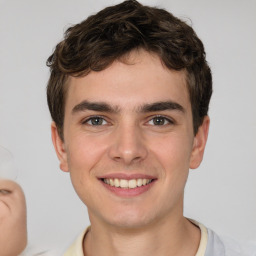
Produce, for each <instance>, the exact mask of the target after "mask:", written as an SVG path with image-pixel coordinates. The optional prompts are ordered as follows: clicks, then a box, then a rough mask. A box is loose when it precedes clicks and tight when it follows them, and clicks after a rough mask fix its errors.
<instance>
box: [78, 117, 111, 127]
mask: <svg viewBox="0 0 256 256" xmlns="http://www.w3.org/2000/svg"><path fill="white" fill-rule="evenodd" d="M93 119H94V120H95V119H100V120H102V121H103V122H104V121H105V122H106V123H107V121H106V119H105V118H104V117H102V116H91V117H89V118H87V119H85V120H83V121H82V122H81V123H82V124H85V125H86V124H87V125H90V126H101V125H102V124H100V125H93V124H89V122H90V121H92V120H93Z"/></svg>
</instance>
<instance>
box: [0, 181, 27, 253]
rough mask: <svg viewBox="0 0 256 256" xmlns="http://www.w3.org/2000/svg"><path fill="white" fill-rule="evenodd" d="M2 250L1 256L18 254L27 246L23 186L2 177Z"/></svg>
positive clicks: (0, 236)
mask: <svg viewBox="0 0 256 256" xmlns="http://www.w3.org/2000/svg"><path fill="white" fill-rule="evenodd" d="M0 231H1V232H0V251H1V256H17V255H18V254H20V253H21V252H22V251H23V250H24V249H25V247H26V244H27V227H26V203H25V196H24V193H23V191H22V189H21V187H20V186H19V185H18V184H17V183H15V182H14V181H11V180H2V179H0Z"/></svg>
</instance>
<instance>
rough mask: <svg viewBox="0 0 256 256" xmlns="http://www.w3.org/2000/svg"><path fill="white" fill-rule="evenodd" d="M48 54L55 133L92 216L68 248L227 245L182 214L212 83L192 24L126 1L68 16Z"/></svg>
mask: <svg viewBox="0 0 256 256" xmlns="http://www.w3.org/2000/svg"><path fill="white" fill-rule="evenodd" d="M48 66H49V67H50V68H51V76H50V79H49V82H48V87H47V97H48V105H49V109H50V112H51V115H52V119H53V123H52V127H51V129H52V140H53V144H54V146H55V150H56V153H57V156H58V158H59V160H60V168H61V169H62V170H63V171H65V172H70V176H71V180H72V183H73V186H74V188H75V190H76V192H77V194H78V196H79V197H80V199H81V200H82V201H83V202H84V204H85V205H86V206H87V208H88V214H89V218H90V222H91V226H90V227H89V228H88V229H87V230H86V231H85V232H84V233H83V234H82V235H81V237H79V238H78V240H77V241H76V242H75V243H74V245H72V246H71V247H70V248H69V250H68V251H67V252H66V254H65V255H66V256H68V255H77V256H82V255H86V256H88V255H90V256H95V255H97V256H101V255H113V256H114V255H133V256H136V255H139V256H141V255H147V256H150V255H161V256H165V255H166V256H167V255H168V256H170V255H176V256H178V255H186V256H192V255H193V256H194V255H197V256H199V255H207V256H210V255H218V256H221V255H226V254H225V246H224V244H223V243H222V242H221V240H220V239H219V237H218V236H217V235H216V234H215V233H214V232H212V231H211V230H209V229H208V230H207V229H206V228H205V227H204V226H203V225H201V224H199V223H197V222H195V221H192V220H189V219H187V218H185V217H184V216H183V197H184V187H185V184H186V180H187V177H188V172H189V169H190V168H191V169H194V168H197V167H198V166H199V165H200V163H201V161H202V159H203V153H204V149H205V144H206V140H207V135H208V129H209V117H208V115H207V112H208V105H209V101H210V97H211V94H212V79H211V72H210V68H209V66H208V64H207V62H206V60H205V52H204V47H203V44H202V42H201V41H200V39H199V38H198V37H197V36H196V34H195V32H194V31H193V29H192V28H191V27H190V26H188V25H187V24H186V23H184V22H182V21H181V20H179V19H177V18H176V17H174V16H173V15H172V14H170V13H168V12H167V11H165V10H162V9H158V8H152V7H147V6H143V5H141V4H139V3H138V2H136V1H125V2H123V3H121V4H118V5H116V6H112V7H108V8H106V9H104V10H102V11H100V12H99V13H97V14H95V15H93V16H90V17H89V18H88V19H86V20H85V21H83V22H81V23H80V24H77V25H75V26H73V27H70V28H69V29H68V30H67V32H66V35H65V39H64V40H63V41H62V42H60V43H59V44H58V45H57V46H56V49H55V51H54V53H53V54H52V55H51V56H50V57H49V59H48Z"/></svg>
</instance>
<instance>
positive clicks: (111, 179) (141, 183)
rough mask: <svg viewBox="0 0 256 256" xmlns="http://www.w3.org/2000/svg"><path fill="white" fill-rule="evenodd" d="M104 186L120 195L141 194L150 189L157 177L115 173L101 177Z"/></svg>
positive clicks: (131, 195)
mask: <svg viewBox="0 0 256 256" xmlns="http://www.w3.org/2000/svg"><path fill="white" fill-rule="evenodd" d="M99 180H100V181H101V183H102V184H103V185H104V187H105V188H106V189H107V190H109V191H110V192H112V193H114V194H115V195H117V196H119V197H125V198H127V197H134V196H139V195H141V194H143V193H145V192H146V191H148V190H150V189H151V188H152V186H153V184H155V181H156V180H157V178H155V177H152V176H148V175H143V177H142V176H141V175H139V174H138V175H130V176H127V175H123V174H114V175H108V177H100V178H99Z"/></svg>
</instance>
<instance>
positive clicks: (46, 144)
mask: <svg viewBox="0 0 256 256" xmlns="http://www.w3.org/2000/svg"><path fill="white" fill-rule="evenodd" d="M117 2H119V1H103V0H93V1H91V0H87V1H85V0H73V1H67V0H44V1H39V0H21V1H19V0H8V1H7V0H6V1H3V0H0V87H1V90H0V122H1V123H0V145H2V146H4V147H6V148H8V149H9V150H10V151H11V152H12V153H13V155H14V159H15V165H16V168H17V169H18V172H19V173H18V178H17V181H18V182H19V183H20V184H21V185H22V186H23V188H24V191H25V194H26V198H27V207H28V231H29V240H30V241H29V243H30V244H32V245H33V246H40V247H41V248H62V247H66V246H67V245H68V244H69V243H70V242H71V241H72V240H73V239H74V237H75V236H76V235H77V234H79V232H81V231H82V230H83V229H84V228H85V227H86V226H87V225H88V223H89V221H88V216H87V211H86V208H85V207H84V206H83V205H82V203H81V202H80V200H79V199H78V198H77V196H76V194H75V192H74V191H73V188H72V185H71V183H70V180H69V174H65V173H62V172H61V171H60V170H59V167H58V161H57V157H56V156H55V152H54V150H53V146H52V143H51V137H50V122H51V119H50V115H49V113H48V109H47V104H46V97H45V86H46V83H47V79H48V76H49V71H48V68H47V67H46V66H45V62H46V59H47V57H48V56H49V55H50V54H51V52H52V50H53V47H54V46H55V45H56V43H57V42H58V41H59V40H61V39H62V35H63V32H64V31H65V29H66V28H67V27H68V26H69V25H71V24H74V23H77V22H80V21H81V20H83V19H85V18H86V17H87V16H88V15H89V14H92V13H94V12H96V11H98V10H100V9H101V8H102V7H104V6H107V5H110V4H112V3H117ZM141 2H142V3H147V4H149V5H158V6H160V7H164V8H166V9H167V10H169V11H171V12H172V13H173V14H175V15H176V16H178V17H180V18H182V19H184V20H186V21H187V22H188V23H189V24H192V26H193V27H194V28H195V30H196V31H197V34H198V36H199V37H200V38H201V39H202V41H203V42H204V44H205V48H206V52H207V59H208V61H209V64H210V66H211V68H212V72H213V80H214V94H213V98H212V101H211V105H210V117H211V127H210V135H209V140H208V145H207V149H206V153H205V158H204V161H203V163H202V165H201V167H200V168H199V169H197V170H192V171H191V174H190V177H189V180H188V184H187V187H186V191H185V215H186V216H188V217H190V218H194V219H196V220H199V221H200V222H202V223H204V224H205V225H206V226H208V227H210V228H212V229H213V230H215V231H216V232H218V233H220V234H226V235H228V236H231V237H234V238H236V239H239V240H254V241H256V199H255V198H256V167H255V166H256V100H255V98H256V76H255V73H256V64H255V59H256V50H255V45H256V33H255V31H256V26H255V25H256V18H255V13H256V1H254V0H251V1H250V0H244V1H239V0H226V1H221V0H215V1H206V0H195V1H191V0H183V1H180V0H173V1H167V0H165V1H164V0H162V1H160V0H159V1H156V0H155V1H154V0H151V1H146V0H145V1H141ZM152 203H153V202H152Z"/></svg>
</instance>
